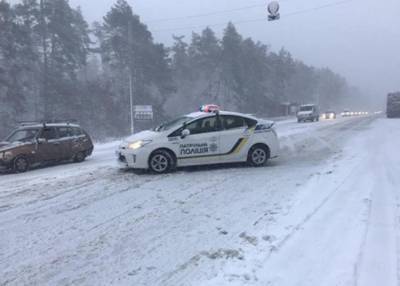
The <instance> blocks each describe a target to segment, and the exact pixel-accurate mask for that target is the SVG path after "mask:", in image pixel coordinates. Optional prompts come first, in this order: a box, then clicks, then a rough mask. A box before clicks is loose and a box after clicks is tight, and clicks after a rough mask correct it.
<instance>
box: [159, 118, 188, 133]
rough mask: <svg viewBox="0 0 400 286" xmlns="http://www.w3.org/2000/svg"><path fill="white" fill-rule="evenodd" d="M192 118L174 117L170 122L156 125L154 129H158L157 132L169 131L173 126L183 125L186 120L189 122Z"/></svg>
mask: <svg viewBox="0 0 400 286" xmlns="http://www.w3.org/2000/svg"><path fill="white" fill-rule="evenodd" d="M191 119H193V118H191V117H188V116H183V117H179V118H177V119H174V120H172V121H170V122H167V123H164V124H161V125H160V126H158V127H156V128H155V129H154V131H157V132H162V131H168V130H170V129H171V128H173V127H175V126H181V125H183V124H184V123H185V122H188V121H189V120H191Z"/></svg>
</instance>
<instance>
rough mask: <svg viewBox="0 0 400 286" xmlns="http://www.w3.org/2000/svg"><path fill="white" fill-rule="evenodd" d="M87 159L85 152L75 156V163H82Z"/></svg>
mask: <svg viewBox="0 0 400 286" xmlns="http://www.w3.org/2000/svg"><path fill="white" fill-rule="evenodd" d="M85 159H86V153H85V152H78V153H76V154H75V156H74V159H73V160H74V162H75V163H82V162H83V161H85Z"/></svg>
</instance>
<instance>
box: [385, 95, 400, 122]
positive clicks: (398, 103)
mask: <svg viewBox="0 0 400 286" xmlns="http://www.w3.org/2000/svg"><path fill="white" fill-rule="evenodd" d="M386 113H387V117H388V118H400V92H395V93H389V95H388V98H387V111H386Z"/></svg>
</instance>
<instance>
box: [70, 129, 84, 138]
mask: <svg viewBox="0 0 400 286" xmlns="http://www.w3.org/2000/svg"><path fill="white" fill-rule="evenodd" d="M72 135H73V136H81V135H84V133H83V131H82V129H80V128H78V127H73V128H72Z"/></svg>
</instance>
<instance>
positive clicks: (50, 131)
mask: <svg viewBox="0 0 400 286" xmlns="http://www.w3.org/2000/svg"><path fill="white" fill-rule="evenodd" d="M40 138H44V139H46V140H54V139H57V138H58V136H57V131H56V129H55V128H53V127H47V128H44V129H43V131H42V134H41V135H40Z"/></svg>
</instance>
